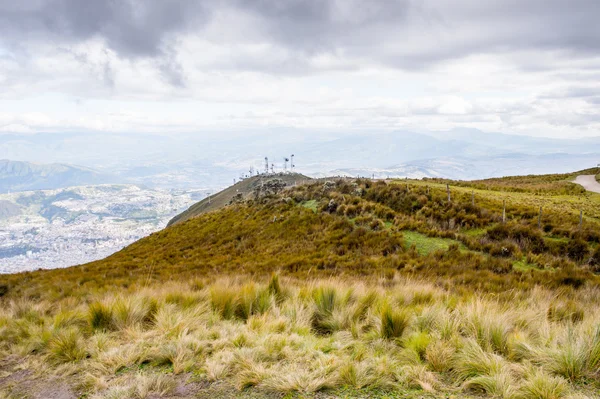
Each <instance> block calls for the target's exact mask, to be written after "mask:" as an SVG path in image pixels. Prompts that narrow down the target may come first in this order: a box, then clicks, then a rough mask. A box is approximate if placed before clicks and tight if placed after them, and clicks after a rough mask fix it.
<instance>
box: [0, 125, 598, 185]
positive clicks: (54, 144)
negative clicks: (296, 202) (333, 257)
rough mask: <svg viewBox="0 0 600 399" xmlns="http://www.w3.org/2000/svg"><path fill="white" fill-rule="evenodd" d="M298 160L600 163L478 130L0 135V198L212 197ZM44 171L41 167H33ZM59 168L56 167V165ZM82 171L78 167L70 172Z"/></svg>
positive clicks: (421, 172)
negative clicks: (86, 189)
mask: <svg viewBox="0 0 600 399" xmlns="http://www.w3.org/2000/svg"><path fill="white" fill-rule="evenodd" d="M291 154H295V164H296V166H297V167H296V169H295V170H296V171H297V172H300V173H304V174H306V175H309V176H315V177H316V176H326V175H336V174H340V175H351V176H357V175H360V176H372V175H373V174H375V176H376V177H388V176H389V177H404V176H407V177H426V176H436V177H447V178H452V179H481V178H486V177H495V176H504V175H516V174H532V173H535V174H538V173H557V172H568V171H573V170H579V169H585V168H588V167H592V166H595V165H597V164H598V163H599V162H600V137H594V138H586V139H549V138H538V137H528V136H518V135H509V134H501V133H486V132H482V131H479V130H476V129H466V128H462V129H453V130H449V131H443V132H432V131H394V132H373V133H364V132H361V133H356V132H353V133H348V132H335V131H324V132H316V131H305V130H298V129H283V128H282V129H268V130H264V131H249V132H202V133H198V134H191V133H182V134H173V135H170V136H167V135H153V134H133V133H131V134H110V135H107V134H106V133H91V132H88V133H85V134H83V133H81V134H79V133H44V134H42V133H39V134H34V135H24V134H0V158H7V159H12V160H17V159H18V160H21V161H27V162H25V163H24V162H21V163H18V162H9V161H3V166H2V172H1V176H0V190H2V191H3V192H6V191H7V190H8V189H10V190H30V189H37V188H57V187H66V186H69V185H81V184H96V183H100V182H102V183H131V184H142V185H145V186H148V187H154V188H177V189H192V188H193V189H204V190H207V191H210V190H217V189H221V188H224V187H226V186H229V185H231V184H232V183H233V181H234V179H236V180H239V179H240V177H244V176H248V175H250V174H256V171H263V170H264V168H265V166H264V162H265V161H264V157H265V156H267V157H269V164H274V167H275V171H276V172H279V171H282V170H283V167H284V162H283V159H284V157H289V156H290V155H291ZM29 162H40V163H41V162H43V163H47V164H48V165H40V164H37V165H32V164H29ZM57 162H60V164H55V163H57ZM72 165H82V166H72Z"/></svg>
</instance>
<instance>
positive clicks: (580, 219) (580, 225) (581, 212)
mask: <svg viewBox="0 0 600 399" xmlns="http://www.w3.org/2000/svg"><path fill="white" fill-rule="evenodd" d="M582 227H583V209H582V210H580V211H579V230H581V228H582Z"/></svg>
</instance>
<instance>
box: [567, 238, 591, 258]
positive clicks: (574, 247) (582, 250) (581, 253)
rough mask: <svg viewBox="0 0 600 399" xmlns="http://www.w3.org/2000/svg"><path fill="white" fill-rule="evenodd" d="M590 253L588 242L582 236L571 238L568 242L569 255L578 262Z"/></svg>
mask: <svg viewBox="0 0 600 399" xmlns="http://www.w3.org/2000/svg"><path fill="white" fill-rule="evenodd" d="M588 253H589V249H588V245H587V243H586V242H585V241H583V240H582V239H580V238H576V239H574V240H570V241H569V243H568V244H567V256H568V257H569V258H571V259H573V260H574V261H576V262H581V261H582V260H583V258H585V257H586V256H587V255H588Z"/></svg>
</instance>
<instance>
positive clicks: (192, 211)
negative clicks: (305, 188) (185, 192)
mask: <svg viewBox="0 0 600 399" xmlns="http://www.w3.org/2000/svg"><path fill="white" fill-rule="evenodd" d="M309 180H310V177H307V176H304V175H302V174H299V173H277V174H269V175H258V176H253V177H250V178H247V179H244V180H241V181H239V182H237V183H236V184H234V185H233V186H230V187H228V188H226V189H225V190H222V191H220V192H218V193H216V194H213V195H210V196H208V197H207V198H205V199H203V200H202V201H200V202H198V203H196V204H194V205H192V206H191V207H190V208H189V209H188V210H186V211H185V212H183V213H181V214H179V215H177V216H175V217H174V218H173V219H172V220H171V221H169V224H168V225H169V226H171V225H173V224H176V223H181V222H183V221H186V220H188V219H191V218H193V217H196V216H199V215H201V214H203V213H206V212H211V211H214V210H217V209H220V208H223V207H224V206H226V205H229V204H230V203H232V201H237V202H240V201H245V200H248V199H250V198H253V197H255V196H256V194H257V193H260V192H261V189H262V191H265V189H266V190H271V191H272V190H275V191H277V192H278V190H280V189H283V186H285V187H292V186H295V185H296V184H303V183H306V182H308V181H309ZM278 181H281V182H282V183H283V185H282V187H276V186H277V182H278ZM257 190H258V191H257Z"/></svg>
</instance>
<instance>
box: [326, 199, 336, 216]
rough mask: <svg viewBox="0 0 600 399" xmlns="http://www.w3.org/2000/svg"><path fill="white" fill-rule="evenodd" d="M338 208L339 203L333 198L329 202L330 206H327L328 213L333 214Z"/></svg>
mask: <svg viewBox="0 0 600 399" xmlns="http://www.w3.org/2000/svg"><path fill="white" fill-rule="evenodd" d="M337 207H338V204H337V202H335V200H334V199H333V198H332V199H331V200H329V204H327V212H329V213H333V212H335V211H336V210H337Z"/></svg>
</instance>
